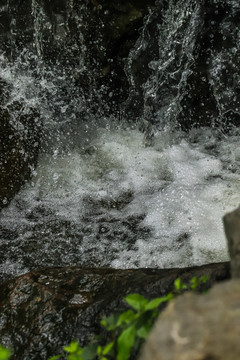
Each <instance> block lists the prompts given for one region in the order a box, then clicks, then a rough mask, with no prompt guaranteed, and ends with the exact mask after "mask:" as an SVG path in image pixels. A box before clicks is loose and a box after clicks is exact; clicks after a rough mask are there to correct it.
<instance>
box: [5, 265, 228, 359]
mask: <svg viewBox="0 0 240 360" xmlns="http://www.w3.org/2000/svg"><path fill="white" fill-rule="evenodd" d="M203 274H204V275H205V274H209V275H210V280H209V286H211V285H212V283H213V282H214V281H220V280H223V279H227V278H229V263H221V264H211V265H204V266H201V267H194V268H185V269H170V270H168V269H166V270H153V269H138V270H114V269H83V268H80V267H66V268H48V269H42V270H39V271H33V272H31V273H28V274H25V275H22V276H20V277H18V278H16V279H14V280H11V281H9V282H7V283H5V284H3V285H1V287H0V308H1V314H0V339H1V343H2V344H3V345H5V346H10V347H12V348H13V349H14V355H13V357H12V359H13V360H30V359H31V360H34V359H35V360H41V359H42V360H45V359H47V358H48V357H49V356H51V355H54V354H57V353H58V352H59V351H61V350H62V346H63V345H65V344H67V343H69V342H70V341H71V340H72V339H77V340H78V341H79V342H80V344H81V345H84V344H85V343H87V342H88V341H89V338H91V337H92V336H93V334H102V333H103V329H101V328H100V326H99V322H100V319H101V318H102V316H103V315H104V314H106V315H109V314H110V313H112V312H114V313H118V312H121V311H122V310H124V309H125V308H126V304H125V303H124V300H123V297H124V296H125V295H127V294H130V293H140V294H142V295H143V296H146V297H147V298H148V299H151V298H154V297H157V296H161V295H164V294H166V293H168V292H169V291H170V290H171V289H172V287H173V282H174V280H175V279H176V278H177V277H179V276H181V279H182V280H183V281H186V282H187V281H189V280H190V279H191V278H192V277H193V276H201V275H203Z"/></svg>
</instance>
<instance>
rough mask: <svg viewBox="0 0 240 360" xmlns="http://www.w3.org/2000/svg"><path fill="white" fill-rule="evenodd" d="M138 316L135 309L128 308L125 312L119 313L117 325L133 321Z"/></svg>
mask: <svg viewBox="0 0 240 360" xmlns="http://www.w3.org/2000/svg"><path fill="white" fill-rule="evenodd" d="M135 318H136V313H135V312H134V311H133V310H128V311H125V312H123V313H122V314H120V315H119V317H118V321H117V324H116V325H117V326H120V325H122V324H124V323H125V324H129V323H130V322H131V321H133V320H134V319H135Z"/></svg>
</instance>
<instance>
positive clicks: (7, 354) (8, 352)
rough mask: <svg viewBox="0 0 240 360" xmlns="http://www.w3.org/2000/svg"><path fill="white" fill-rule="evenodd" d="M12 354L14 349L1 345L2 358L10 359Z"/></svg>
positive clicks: (3, 359)
mask: <svg viewBox="0 0 240 360" xmlns="http://www.w3.org/2000/svg"><path fill="white" fill-rule="evenodd" d="M11 354H12V351H11V350H9V349H6V348H4V347H3V346H1V345H0V360H8V359H10V356H11Z"/></svg>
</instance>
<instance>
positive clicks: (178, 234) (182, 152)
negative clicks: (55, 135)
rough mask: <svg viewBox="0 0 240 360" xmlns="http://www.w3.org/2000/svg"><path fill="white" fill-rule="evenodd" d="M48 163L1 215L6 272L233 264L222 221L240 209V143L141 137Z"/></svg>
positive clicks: (118, 133) (96, 139) (86, 147)
mask: <svg viewBox="0 0 240 360" xmlns="http://www.w3.org/2000/svg"><path fill="white" fill-rule="evenodd" d="M90 138H91V140H90V141H88V142H87V143H86V142H84V141H83V142H82V144H81V143H79V144H78V145H76V144H75V146H74V147H73V148H72V149H71V150H68V151H65V152H63V151H61V149H59V148H57V147H56V148H53V149H52V150H51V153H48V154H42V155H41V157H40V160H39V165H38V167H37V168H36V171H35V173H34V176H33V178H32V180H31V182H30V183H29V184H26V186H25V188H23V189H22V190H21V192H20V193H19V194H18V195H17V196H16V197H15V199H14V200H13V201H12V203H11V204H10V206H9V207H8V208H6V209H4V210H3V212H2V215H1V220H0V229H1V234H2V236H1V247H2V253H4V256H3V259H2V264H1V272H2V273H3V274H11V276H12V275H16V274H18V273H21V272H25V271H27V270H29V269H32V268H35V267H39V266H50V265H59V266H60V265H73V264H79V265H81V264H82V265H83V266H112V267H115V268H132V267H158V268H166V267H176V266H180V267H184V266H189V265H196V264H203V263H209V262H217V261H225V260H227V259H228V253H227V247H226V240H225V236H224V232H223V226H222V216H223V215H224V214H225V213H226V212H228V211H230V210H232V209H233V208H235V207H237V206H238V205H239V180H240V171H239V162H240V151H239V148H238V141H239V137H238V135H229V136H221V137H219V135H218V134H216V133H215V134H214V133H212V132H211V131H210V130H209V129H202V130H194V131H192V132H190V134H188V135H187V134H184V133H181V132H175V133H172V132H170V131H167V130H166V131H163V132H159V133H158V134H156V136H155V137H154V139H153V141H152V145H151V146H148V147H146V146H145V139H144V135H143V134H142V133H141V132H139V131H138V130H136V129H135V130H134V129H124V130H123V129H116V130H114V129H111V130H110V129H106V128H105V129H104V128H100V127H95V129H92V134H91V136H90Z"/></svg>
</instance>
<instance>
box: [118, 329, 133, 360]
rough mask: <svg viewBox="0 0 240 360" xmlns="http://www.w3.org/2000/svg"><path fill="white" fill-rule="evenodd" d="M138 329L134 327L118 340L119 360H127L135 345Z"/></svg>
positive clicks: (123, 333) (122, 334)
mask: <svg viewBox="0 0 240 360" xmlns="http://www.w3.org/2000/svg"><path fill="white" fill-rule="evenodd" d="M135 333H136V329H135V327H134V325H132V326H130V327H128V328H127V329H126V330H124V331H123V332H122V333H121V335H120V336H119V337H118V340H117V350H118V353H117V360H127V359H128V358H129V355H130V352H131V348H132V347H133V344H134V339H135Z"/></svg>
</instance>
